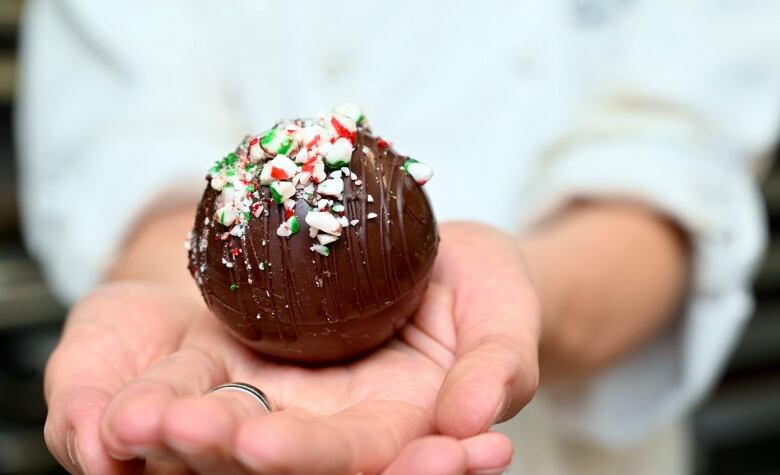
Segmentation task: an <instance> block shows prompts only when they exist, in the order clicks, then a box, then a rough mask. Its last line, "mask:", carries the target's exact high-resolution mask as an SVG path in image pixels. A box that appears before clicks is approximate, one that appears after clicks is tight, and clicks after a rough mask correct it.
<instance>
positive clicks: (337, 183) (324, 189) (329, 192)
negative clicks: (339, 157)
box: [317, 172, 344, 196]
mask: <svg viewBox="0 0 780 475" xmlns="http://www.w3.org/2000/svg"><path fill="white" fill-rule="evenodd" d="M339 174H341V172H339ZM343 191H344V180H342V179H341V178H328V179H327V180H325V181H323V182H322V183H320V184H319V186H318V187H317V192H318V193H320V194H321V195H325V196H339V195H340V194H341V192H343Z"/></svg>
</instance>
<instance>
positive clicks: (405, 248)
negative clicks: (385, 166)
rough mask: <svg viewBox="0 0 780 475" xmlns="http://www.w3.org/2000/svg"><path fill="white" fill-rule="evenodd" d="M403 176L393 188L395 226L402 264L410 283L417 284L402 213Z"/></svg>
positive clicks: (403, 206) (404, 207) (404, 201)
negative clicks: (403, 263)
mask: <svg viewBox="0 0 780 475" xmlns="http://www.w3.org/2000/svg"><path fill="white" fill-rule="evenodd" d="M393 165H394V166H396V164H395V163H393ZM404 178H405V177H404V176H403V175H401V178H400V179H399V180H398V183H397V185H396V186H395V188H394V189H395V209H396V215H397V216H398V218H397V219H396V226H397V227H398V240H399V241H400V243H401V252H402V253H403V255H404V262H405V263H406V269H407V270H408V272H409V275H410V276H412V283H413V284H416V283H417V276H416V275H415V273H414V268H413V267H412V261H411V259H410V258H409V257H410V256H409V245H408V243H407V242H406V224H404V220H405V219H406V216H405V213H404V211H405V210H406V197H405V196H404Z"/></svg>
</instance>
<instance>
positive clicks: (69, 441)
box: [65, 430, 84, 473]
mask: <svg viewBox="0 0 780 475" xmlns="http://www.w3.org/2000/svg"><path fill="white" fill-rule="evenodd" d="M78 445H79V443H78V439H77V438H76V432H75V431H73V430H71V431H68V435H67V436H66V437H65V449H66V450H67V451H68V458H69V459H70V463H71V464H73V466H74V467H76V469H77V470H78V471H79V472H81V473H84V465H82V464H81V456H80V455H79V448H78Z"/></svg>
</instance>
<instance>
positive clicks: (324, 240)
mask: <svg viewBox="0 0 780 475" xmlns="http://www.w3.org/2000/svg"><path fill="white" fill-rule="evenodd" d="M338 240H339V238H338V237H336V236H332V235H330V234H317V241H319V243H320V244H322V245H323V246H325V245H327V244H330V243H332V242H336V241H338Z"/></svg>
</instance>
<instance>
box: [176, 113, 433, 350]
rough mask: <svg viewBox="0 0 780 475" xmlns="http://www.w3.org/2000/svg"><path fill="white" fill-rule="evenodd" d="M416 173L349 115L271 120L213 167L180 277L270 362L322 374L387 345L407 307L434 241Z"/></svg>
mask: <svg viewBox="0 0 780 475" xmlns="http://www.w3.org/2000/svg"><path fill="white" fill-rule="evenodd" d="M431 175H432V172H431V169H430V168H429V167H427V166H426V165H424V164H422V163H420V162H418V161H416V160H412V159H409V158H407V157H403V156H401V155H398V154H397V153H396V152H395V151H394V150H393V149H392V148H391V147H390V146H389V144H388V143H387V142H385V141H384V140H383V139H381V138H379V137H375V136H373V135H372V134H371V131H370V129H369V128H368V126H367V124H366V121H365V119H364V117H363V115H362V113H361V112H360V110H359V109H358V108H357V107H355V106H351V105H345V106H341V107H338V108H336V109H335V110H334V111H333V112H331V113H328V114H325V115H322V116H320V117H318V118H317V119H314V120H300V119H297V120H291V121H286V122H281V123H279V124H277V125H276V126H275V127H274V128H272V129H271V130H269V131H268V132H266V133H264V134H261V135H259V136H249V137H247V138H245V139H244V141H243V142H242V143H241V144H240V145H239V147H238V148H237V149H236V151H235V152H234V153H230V154H228V155H227V156H226V157H225V158H224V159H222V160H221V161H218V162H217V163H216V164H215V165H214V167H212V168H211V170H210V171H209V175H208V176H207V181H208V186H207V187H206V191H205V192H204V194H203V198H202V200H201V203H200V206H199V208H198V212H197V216H196V220H195V227H194V230H193V232H192V236H191V238H190V239H189V241H188V247H189V258H190V264H189V269H190V272H191V273H192V275H193V277H194V278H195V280H196V282H197V283H198V285H199V287H200V290H201V292H202V294H203V297H204V299H205V300H206V303H207V304H208V306H209V308H210V309H211V310H212V312H213V313H214V314H215V315H216V316H217V317H218V318H219V319H220V320H221V321H222V322H223V323H224V324H225V326H226V327H227V328H228V329H229V330H230V332H231V333H232V334H233V335H235V336H236V337H237V338H239V339H240V340H241V341H243V342H244V343H246V344H247V345H249V346H251V347H252V348H254V349H256V350H257V351H258V352H260V353H262V354H264V355H267V356H270V357H273V358H276V359H281V360H287V361H294V362H300V363H324V362H329V361H338V360H345V359H348V358H352V357H355V356H357V355H360V354H362V353H365V352H367V351H369V350H371V349H373V348H375V347H377V346H379V345H381V344H382V343H383V342H385V341H386V340H388V339H389V338H390V337H391V336H392V335H393V333H394V332H395V331H396V330H398V329H399V328H400V327H401V326H403V324H404V323H405V322H406V320H407V319H408V318H409V317H410V316H411V315H412V314H413V313H414V312H415V310H416V309H417V307H418V306H419V304H420V302H421V300H422V297H423V294H424V292H425V289H426V287H427V285H428V281H429V279H430V275H431V269H432V266H433V261H434V258H435V256H436V251H437V247H438V242H439V237H438V232H437V227H436V221H435V219H434V216H433V213H432V210H431V205H430V203H429V201H428V198H427V196H426V194H425V192H424V191H423V189H422V186H421V185H423V184H424V183H425V182H426V181H427V180H428V179H430V177H431Z"/></svg>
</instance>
